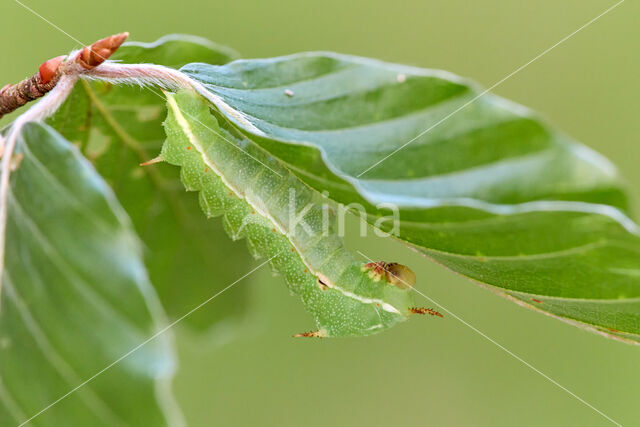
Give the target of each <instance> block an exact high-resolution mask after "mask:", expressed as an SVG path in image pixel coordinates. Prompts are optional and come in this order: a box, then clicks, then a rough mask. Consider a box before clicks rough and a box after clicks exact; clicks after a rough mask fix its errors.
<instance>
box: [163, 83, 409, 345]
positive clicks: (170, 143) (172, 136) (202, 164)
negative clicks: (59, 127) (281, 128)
mask: <svg viewBox="0 0 640 427" xmlns="http://www.w3.org/2000/svg"><path fill="white" fill-rule="evenodd" d="M167 100H168V110H169V114H168V117H167V120H166V121H165V130H166V134H167V139H166V142H165V144H164V146H163V149H162V153H161V157H162V158H163V159H164V160H165V161H167V162H168V163H171V164H173V165H177V166H180V167H181V172H180V174H181V179H182V182H183V183H184V185H185V187H186V188H187V190H190V191H198V192H199V199H200V203H201V206H202V209H203V211H204V213H205V214H206V215H207V216H209V217H213V216H220V215H222V216H223V222H224V227H225V229H226V231H227V232H228V234H229V235H230V236H231V237H232V238H233V239H240V238H246V239H247V242H248V246H249V249H250V251H251V253H252V254H253V255H254V256H255V257H266V258H267V259H270V264H271V266H272V268H273V269H274V270H275V271H276V272H278V273H279V274H281V275H282V276H283V278H284V279H285V281H286V283H287V285H288V287H289V288H290V290H291V291H292V292H293V293H294V294H296V295H298V296H300V297H301V299H302V301H303V303H304V305H305V307H306V309H307V311H309V312H310V313H311V315H312V316H313V317H314V318H315V320H316V323H317V325H318V328H319V329H318V331H317V332H315V333H314V334H315V335H314V336H321V337H342V336H363V335H371V334H374V333H377V332H380V331H383V330H385V329H388V328H389V327H391V326H393V325H395V324H397V323H399V322H402V321H404V320H406V319H407V317H408V316H409V315H410V314H411V313H412V311H411V308H412V307H413V303H412V298H411V295H410V293H409V289H408V287H405V288H404V289H403V287H400V286H394V285H393V284H391V283H390V282H389V281H387V280H379V279H378V280H374V279H372V277H371V275H370V274H369V273H368V272H367V271H366V269H363V264H362V263H359V262H357V261H356V260H354V258H353V257H352V256H351V254H350V253H349V252H348V251H347V250H346V249H345V248H344V246H343V243H342V240H341V238H340V237H339V236H338V235H337V234H336V233H335V231H334V230H333V225H332V224H327V221H330V218H329V215H327V214H326V212H324V211H323V208H322V203H321V198H320V195H318V194H317V193H315V192H313V191H312V190H310V189H309V188H308V187H306V186H305V185H304V184H302V183H301V182H300V181H299V180H298V179H297V178H296V177H295V175H293V174H292V173H291V172H289V171H288V170H287V169H286V168H285V167H284V166H282V165H281V164H280V163H279V162H278V161H277V160H275V159H274V158H272V157H270V156H269V155H267V154H266V153H264V152H263V151H262V150H260V149H259V148H257V147H255V146H254V145H253V144H252V143H251V142H250V141H248V140H243V139H240V138H238V137H237V136H234V135H232V134H231V133H229V132H227V131H226V130H225V129H222V128H220V126H219V125H218V122H217V121H216V119H215V117H214V116H213V115H212V114H211V112H210V110H209V105H208V104H207V102H206V100H204V98H202V97H200V96H199V95H197V94H195V93H194V92H191V91H182V92H178V93H176V94H167ZM216 262H219V261H216ZM305 336H306V335H305Z"/></svg>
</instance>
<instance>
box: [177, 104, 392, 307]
mask: <svg viewBox="0 0 640 427" xmlns="http://www.w3.org/2000/svg"><path fill="white" fill-rule="evenodd" d="M167 101H168V103H169V107H170V108H171V111H172V112H173V113H174V116H175V118H176V121H177V122H178V125H179V126H180V128H181V129H182V131H183V132H184V134H185V136H186V137H187V139H188V140H189V142H190V143H191V144H192V145H193V146H194V148H195V149H196V150H197V151H198V153H200V156H201V157H202V160H203V162H204V163H205V164H206V165H207V166H208V167H209V168H210V169H211V170H212V171H213V172H214V173H215V174H216V175H217V176H218V177H219V178H220V179H221V180H222V182H223V183H224V185H225V186H227V187H228V188H229V189H231V190H232V191H233V192H234V193H236V194H237V195H238V197H239V198H241V199H244V200H245V201H246V202H247V203H248V204H249V206H251V208H252V209H254V210H255V211H256V212H258V213H259V214H260V215H262V216H263V217H265V218H267V219H268V220H269V221H270V222H271V223H272V224H273V225H274V227H275V228H276V229H277V230H278V231H279V232H280V233H281V234H283V235H284V236H285V237H286V238H287V239H288V240H289V243H291V245H292V246H293V247H294V248H295V250H296V251H297V253H298V256H299V257H300V259H301V260H302V262H303V263H304V265H305V266H306V267H307V268H308V269H309V271H310V272H311V273H313V275H314V276H316V277H318V278H319V277H320V276H323V277H324V278H325V279H326V277H325V276H324V275H322V273H319V272H317V271H315V269H314V268H312V267H311V266H310V265H309V263H308V262H307V260H306V259H305V257H304V255H303V254H302V251H301V250H300V248H299V247H298V245H297V244H296V242H295V240H294V239H293V238H292V236H291V235H290V234H289V233H288V232H287V230H286V229H285V228H284V226H283V225H282V224H280V223H279V222H278V221H277V220H276V219H275V218H274V217H273V216H271V215H270V214H269V213H268V212H267V211H266V210H264V209H262V207H261V206H260V205H259V204H258V203H255V201H253V200H251V198H250V197H248V195H247V194H245V193H244V192H243V191H241V190H240V189H238V188H237V187H236V186H234V185H233V184H232V183H231V182H229V181H228V180H227V179H226V177H225V176H224V175H223V174H222V172H221V171H220V170H219V169H218V168H217V166H216V165H215V164H214V162H213V161H212V160H211V159H210V158H209V156H208V155H207V153H206V152H205V150H204V148H203V146H202V143H201V142H200V141H199V140H198V138H197V137H196V136H195V134H194V133H193V130H192V129H191V125H190V124H189V122H188V121H187V119H186V118H185V117H184V115H183V114H182V111H181V110H180V107H178V104H177V103H176V101H175V99H174V97H173V96H168V97H167ZM323 282H324V283H325V284H326V285H327V286H328V287H330V288H331V289H335V290H337V291H339V292H341V293H342V294H343V295H345V296H347V297H349V298H352V299H355V300H357V301H360V302H362V303H364V304H380V306H381V307H382V308H383V309H384V310H385V311H389V312H391V313H396V314H399V313H400V311H399V310H398V309H396V308H395V307H393V306H392V305H390V304H389V303H386V302H384V301H382V300H379V299H374V298H365V297H362V296H359V295H356V294H354V293H353V292H349V291H347V290H345V289H342V288H340V287H339V286H337V285H335V284H333V283H331V281H328V279H327V281H326V282H325V281H324V280H323Z"/></svg>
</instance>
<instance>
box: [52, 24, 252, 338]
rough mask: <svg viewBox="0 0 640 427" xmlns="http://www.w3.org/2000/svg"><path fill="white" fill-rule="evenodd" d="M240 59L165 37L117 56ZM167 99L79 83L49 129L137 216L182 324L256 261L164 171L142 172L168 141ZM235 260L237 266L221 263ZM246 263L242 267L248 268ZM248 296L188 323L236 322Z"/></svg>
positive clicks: (148, 257) (158, 280)
mask: <svg viewBox="0 0 640 427" xmlns="http://www.w3.org/2000/svg"><path fill="white" fill-rule="evenodd" d="M235 56H236V54H235V53H234V52H232V51H230V50H229V49H227V48H222V47H219V46H217V45H215V44H213V43H211V42H209V41H208V40H205V39H201V38H198V37H194V36H184V35H176V36H166V37H163V38H161V39H159V40H158V41H156V42H154V43H135V42H133V43H131V42H130V43H126V44H125V45H123V46H122V47H121V48H120V49H119V50H118V51H117V52H116V54H115V55H114V59H115V60H119V61H123V62H129V63H156V64H162V65H167V66H172V67H180V66H182V65H184V64H185V63H187V62H192V61H206V62H209V63H214V64H217V63H220V64H222V63H225V62H228V61H229V60H230V59H231V58H233V57H235ZM165 116H166V108H165V99H164V96H163V94H162V93H161V92H160V91H159V90H158V89H154V88H151V89H141V88H139V87H127V86H112V85H110V84H106V83H102V82H88V81H81V82H80V83H78V87H76V88H75V90H74V92H73V93H72V94H71V96H70V98H69V100H68V101H67V102H66V103H65V104H64V105H63V106H62V108H61V109H60V111H58V113H57V114H56V115H55V116H54V117H53V118H52V120H51V121H50V123H51V124H52V126H54V127H55V128H56V129H58V130H59V131H60V132H61V133H62V134H63V135H65V136H66V137H67V138H68V139H69V140H71V141H73V142H74V143H76V144H78V145H79V146H80V147H81V149H82V152H83V154H84V155H85V156H86V157H87V158H88V159H89V160H91V162H92V163H93V164H94V165H95V166H96V168H97V169H98V172H100V174H101V175H102V176H103V177H104V178H105V179H106V180H107V182H108V183H109V185H111V187H112V188H113V189H114V191H115V192H116V195H117V196H118V199H119V200H120V202H121V203H122V204H123V206H124V207H125V209H126V210H127V213H128V214H129V216H130V217H131V218H132V220H133V223H134V226H135V228H136V230H137V232H138V235H139V236H140V237H141V238H142V240H143V242H144V244H145V247H146V250H145V263H146V265H147V269H148V271H149V274H150V276H151V281H152V283H153V284H154V286H155V287H156V289H157V290H158V293H159V295H160V299H161V301H162V302H163V305H164V306H165V309H166V310H167V312H168V314H169V315H170V316H171V317H172V318H177V317H179V316H181V315H183V314H184V313H186V312H187V311H189V310H190V309H192V308H193V307H194V306H196V305H197V304H199V303H200V302H202V301H203V300H205V299H207V298H208V297H210V296H211V295H213V294H214V293H216V292H217V291H218V290H220V289H222V288H224V287H225V286H227V285H228V284H229V283H231V282H233V281H234V280H236V279H237V278H238V277H240V276H242V275H243V274H244V273H245V272H246V268H247V267H246V265H247V264H249V263H251V260H250V258H249V257H247V255H246V251H245V250H244V249H243V248H242V247H241V245H233V244H232V243H231V242H229V241H228V239H227V238H226V236H224V231H223V230H222V227H221V225H220V224H219V223H217V222H212V221H206V219H205V218H203V216H202V214H201V212H200V210H199V207H198V202H197V198H196V197H194V196H193V195H191V194H187V193H185V191H184V189H183V187H182V185H181V184H180V182H179V180H178V179H177V178H176V177H175V174H173V173H172V172H173V171H172V170H170V168H168V167H167V166H166V165H156V166H147V167H140V163H142V162H145V161H148V160H150V159H152V158H153V157H155V156H156V155H157V154H158V153H159V152H160V148H161V146H162V142H163V140H164V132H163V130H162V120H163V119H164V117H165ZM226 257H232V258H233V259H235V260H237V262H232V263H225V268H223V269H220V268H219V261H218V260H221V259H225V258H226ZM243 260H244V262H243ZM245 296H246V295H245V290H244V289H242V288H238V289H237V290H235V291H234V292H233V293H229V294H228V295H226V296H225V299H226V303H225V304H217V305H215V306H214V305H208V306H206V307H203V308H202V309H200V310H198V311H197V312H196V313H194V314H193V315H192V316H189V317H188V318H187V319H185V321H186V323H188V324H190V325H191V326H194V327H197V328H199V329H204V328H207V327H209V326H210V325H212V324H213V323H214V322H216V321H217V320H222V319H227V318H229V317H230V316H231V317H233V316H238V315H239V314H240V313H242V309H243V306H244V305H245V302H246V299H245Z"/></svg>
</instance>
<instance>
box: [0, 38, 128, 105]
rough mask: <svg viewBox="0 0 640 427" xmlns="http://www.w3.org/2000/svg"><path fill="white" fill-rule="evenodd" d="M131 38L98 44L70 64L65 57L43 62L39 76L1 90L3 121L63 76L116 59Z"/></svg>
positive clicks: (0, 103) (112, 39) (114, 39)
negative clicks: (4, 117) (121, 46)
mask: <svg viewBox="0 0 640 427" xmlns="http://www.w3.org/2000/svg"><path fill="white" fill-rule="evenodd" d="M128 36H129V33H121V34H116V35H113V36H111V37H107V38H104V39H102V40H98V41H97V42H95V43H94V44H92V45H91V46H87V47H85V48H84V49H82V51H80V53H78V54H77V55H74V56H73V57H72V59H70V60H68V61H65V59H67V57H66V56H58V57H56V58H52V59H50V60H48V61H46V62H44V63H43V64H42V65H41V66H40V68H39V69H38V72H37V73H36V74H34V75H33V76H31V77H29V78H28V79H25V80H23V81H21V82H20V83H17V84H15V85H7V86H5V87H4V88H2V89H1V90H0V118H2V116H4V115H5V114H8V113H11V112H12V111H15V110H16V109H18V108H20V107H22V106H23V105H25V104H26V103H27V102H29V101H33V100H34V99H38V98H41V97H43V96H44V95H46V94H47V93H48V92H49V91H50V90H51V89H53V88H54V87H55V86H56V84H58V81H59V80H60V77H62V75H64V74H66V73H68V72H69V71H71V70H73V69H74V68H76V69H77V67H78V66H79V67H81V68H82V69H84V70H92V69H94V68H95V67H97V66H98V65H100V64H102V63H103V62H104V61H106V60H107V59H108V58H109V57H110V56H111V55H113V53H114V52H115V51H116V50H117V49H118V48H119V47H120V45H121V44H122V43H123V42H124V41H125V40H126V38H127V37H128ZM76 72H77V71H76Z"/></svg>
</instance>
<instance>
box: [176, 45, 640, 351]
mask: <svg viewBox="0 0 640 427" xmlns="http://www.w3.org/2000/svg"><path fill="white" fill-rule="evenodd" d="M182 70H183V71H184V72H185V73H187V74H188V75H190V76H191V77H193V78H195V79H197V80H199V81H201V82H202V83H204V84H205V85H206V87H207V89H208V90H210V91H211V92H212V93H214V94H216V95H218V96H220V97H222V99H224V100H225V101H226V102H227V103H228V104H229V105H230V106H231V107H232V108H234V109H236V110H238V111H240V112H242V113H243V114H244V115H245V116H246V117H247V118H248V119H249V121H250V122H251V123H253V124H254V125H255V127H256V128H257V129H259V132H256V131H255V130H252V129H249V128H246V127H244V124H243V123H242V122H239V121H237V119H236V117H234V116H233V115H229V114H228V113H227V112H225V111H221V112H220V114H222V115H223V116H224V115H225V114H226V118H227V119H228V120H229V121H230V122H231V123H233V124H234V125H235V126H236V127H237V128H238V129H239V130H240V131H242V132H243V133H244V134H245V135H247V136H248V137H249V138H251V139H252V140H253V141H254V142H255V143H257V144H259V145H260V146H261V147H263V148H264V149H266V150H267V151H268V152H270V153H271V154H272V155H274V156H275V157H277V158H279V159H280V160H282V161H283V162H284V163H285V164H286V165H287V166H288V167H289V169H290V170H292V171H293V172H294V173H295V174H296V175H297V176H298V177H299V178H300V179H301V180H303V181H304V182H305V183H307V184H308V185H309V186H311V187H313V188H314V189H316V190H318V191H323V190H326V191H329V192H330V197H331V198H333V199H334V200H336V201H338V202H341V203H344V204H349V203H361V204H362V205H364V207H365V208H366V210H367V213H368V218H367V220H368V221H369V222H370V223H372V224H376V221H378V220H379V218H381V217H382V216H383V215H384V214H385V212H386V210H385V209H383V208H381V207H380V206H379V204H381V203H392V204H394V205H397V206H398V207H399V208H400V218H401V222H400V227H399V230H391V229H390V227H391V224H390V223H385V224H382V225H380V224H378V225H379V226H380V227H381V228H383V229H385V230H387V231H391V232H393V234H395V235H396V236H397V237H398V238H400V239H402V240H404V241H405V242H407V243H409V244H410V245H411V246H414V247H416V248H417V249H418V250H420V251H421V252H422V253H424V254H425V255H426V256H428V257H430V258H433V259H435V260H436V261H438V262H440V263H442V264H444V265H446V266H448V267H450V268H451V269H453V270H455V271H457V272H459V273H461V274H463V275H465V276H467V277H469V278H472V279H474V280H476V281H478V282H481V283H484V284H487V285H489V287H490V288H491V289H492V290H493V291H495V292H497V293H499V294H501V295H503V296H506V297H509V298H512V299H514V300H516V301H517V302H519V303H520V304H523V305H526V306H529V307H532V308H535V309H539V310H542V311H544V312H546V313H548V314H551V315H554V316H557V317H560V318H562V319H564V320H567V321H569V322H572V323H575V324H578V325H580V326H584V327H587V328H589V329H596V330H597V331H598V332H601V333H603V334H607V335H609V336H614V337H617V338H620V339H624V340H630V341H635V342H638V341H640V238H639V237H638V234H639V232H638V227H637V225H636V224H634V223H633V222H632V221H631V220H630V219H629V218H628V217H627V216H626V214H625V213H623V212H625V211H626V210H627V198H626V195H625V192H624V190H623V189H622V188H621V185H620V183H619V179H618V176H617V173H616V171H615V168H614V167H613V166H612V165H611V164H610V163H609V162H608V161H607V160H606V159H604V158H603V157H602V156H600V155H599V154H597V153H595V152H593V151H592V150H590V149H589V148H587V147H585V146H583V145H580V144H577V143H575V142H573V141H572V140H571V139H569V138H568V137H566V136H564V135H562V134H561V133H559V132H557V131H555V130H553V129H551V128H550V127H549V126H548V125H547V124H545V123H544V122H543V121H542V120H540V118H538V117H537V116H536V115H534V114H533V113H531V112H530V111H529V110H527V109H526V108H524V107H522V106H519V105H516V104H514V103H511V102H509V101H506V100H504V99H502V98H499V97H497V96H493V95H490V94H487V95H482V96H481V94H482V91H481V90H480V89H479V88H477V87H476V86H475V85H473V84H471V83H470V82H468V81H466V80H463V79H461V78H459V77H457V76H454V75H451V74H448V73H445V72H442V71H435V70H425V69H418V68H412V67H406V66H401V65H393V64H387V63H383V62H378V61H373V60H368V59H363V58H357V57H351V56H343V55H337V54H331V53H305V54H299V55H293V56H288V57H281V58H274V59H263V60H262V59H261V60H240V61H235V62H232V63H230V64H228V65H225V66H212V65H206V64H190V65H187V66H185V67H183V69H182Z"/></svg>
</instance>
